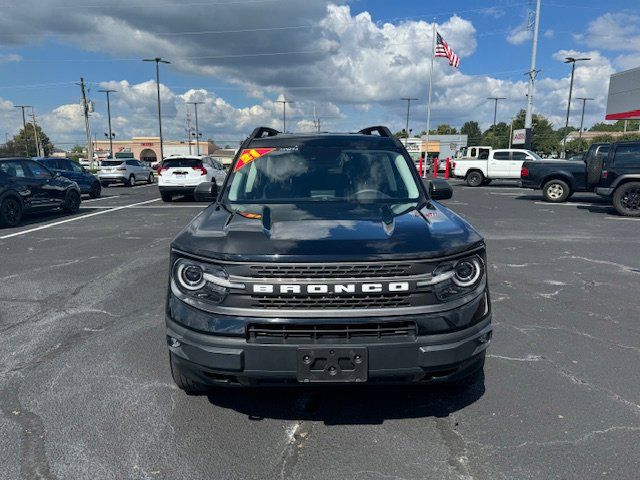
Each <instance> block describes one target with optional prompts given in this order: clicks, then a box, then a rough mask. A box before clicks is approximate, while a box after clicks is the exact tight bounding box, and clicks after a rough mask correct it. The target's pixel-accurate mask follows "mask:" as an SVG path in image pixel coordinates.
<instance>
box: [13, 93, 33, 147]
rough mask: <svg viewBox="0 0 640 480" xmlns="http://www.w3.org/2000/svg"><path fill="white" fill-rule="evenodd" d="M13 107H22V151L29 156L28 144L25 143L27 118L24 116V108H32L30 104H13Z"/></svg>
mask: <svg viewBox="0 0 640 480" xmlns="http://www.w3.org/2000/svg"><path fill="white" fill-rule="evenodd" d="M15 108H21V109H22V135H23V136H24V153H25V155H26V156H27V157H28V156H29V144H28V143H27V118H26V117H25V116H24V109H25V108H33V107H32V106H31V105H15Z"/></svg>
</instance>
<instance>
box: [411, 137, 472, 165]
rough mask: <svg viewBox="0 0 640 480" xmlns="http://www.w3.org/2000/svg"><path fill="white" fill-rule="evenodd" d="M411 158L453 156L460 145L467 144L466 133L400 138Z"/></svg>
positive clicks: (443, 157)
mask: <svg viewBox="0 0 640 480" xmlns="http://www.w3.org/2000/svg"><path fill="white" fill-rule="evenodd" d="M402 143H404V145H405V147H406V149H407V152H409V155H411V158H413V159H414V160H416V161H417V160H418V159H419V158H420V157H421V156H423V157H425V158H426V157H428V158H429V159H433V158H435V157H438V158H441V159H445V158H447V157H448V158H453V157H454V156H455V153H456V152H457V151H458V150H460V149H461V148H462V147H466V146H467V135H429V143H428V144H427V136H426V135H423V136H422V137H411V138H408V139H402Z"/></svg>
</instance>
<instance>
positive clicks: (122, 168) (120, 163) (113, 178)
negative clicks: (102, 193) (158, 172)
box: [97, 158, 154, 187]
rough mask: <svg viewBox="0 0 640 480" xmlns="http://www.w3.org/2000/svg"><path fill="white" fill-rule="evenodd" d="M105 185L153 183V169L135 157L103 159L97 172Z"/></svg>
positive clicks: (131, 185)
mask: <svg viewBox="0 0 640 480" xmlns="http://www.w3.org/2000/svg"><path fill="white" fill-rule="evenodd" d="M97 176H98V179H99V180H100V183H101V184H102V186H103V187H108V186H109V185H110V184H112V183H124V184H125V185H127V186H128V187H133V186H134V185H135V184H136V182H147V183H153V180H154V177H153V170H151V168H149V167H148V166H147V165H146V164H145V163H143V162H141V161H140V160H136V159H133V158H110V159H108V160H103V161H102V163H101V164H100V169H99V170H98V173H97Z"/></svg>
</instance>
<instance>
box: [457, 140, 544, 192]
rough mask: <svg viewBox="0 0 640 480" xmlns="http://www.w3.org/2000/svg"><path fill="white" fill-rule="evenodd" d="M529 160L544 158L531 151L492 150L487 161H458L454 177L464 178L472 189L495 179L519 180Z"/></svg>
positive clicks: (472, 159) (470, 159) (461, 159)
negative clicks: (523, 165)
mask: <svg viewBox="0 0 640 480" xmlns="http://www.w3.org/2000/svg"><path fill="white" fill-rule="evenodd" d="M527 160H542V158H541V157H540V156H539V155H538V154H537V153H535V152H532V151H531V150H520V149H507V148H505V149H497V150H491V152H490V153H489V158H487V159H475V158H460V159H456V161H455V165H454V167H453V175H454V176H455V177H456V178H464V179H465V180H466V181H467V185H469V186H470V187H479V186H480V185H488V184H489V183H491V180H494V179H508V180H519V179H520V171H521V170H522V164H523V163H524V162H525V161H527Z"/></svg>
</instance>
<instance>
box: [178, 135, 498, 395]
mask: <svg viewBox="0 0 640 480" xmlns="http://www.w3.org/2000/svg"><path fill="white" fill-rule="evenodd" d="M440 182H443V181H440ZM210 188H211V189H212V192H210V193H211V195H215V199H214V202H213V203H212V204H211V205H210V206H209V207H208V208H206V209H205V210H203V211H202V212H201V213H200V214H199V215H198V216H197V217H196V218H194V219H193V220H192V222H191V223H190V224H189V225H187V226H186V227H185V228H184V230H182V232H180V233H179V234H178V236H177V237H176V238H175V240H174V241H173V243H172V245H171V260H170V262H171V264H170V279H169V288H168V296H167V302H166V326H167V343H168V347H169V354H170V365H171V372H172V374H173V378H174V380H175V382H176V384H177V385H178V386H179V387H180V388H181V389H183V390H185V391H186V392H187V393H201V392H204V391H206V390H208V389H209V388H210V387H211V386H215V385H286V384H314V383H324V384H329V383H332V384H345V383H422V382H424V383H434V382H450V383H455V384H462V385H465V384H468V383H469V382H472V381H475V380H476V379H477V378H478V377H479V375H481V372H482V369H483V366H484V359H485V351H486V348H487V345H488V344H489V341H490V339H491V334H492V327H491V304H490V299H489V290H488V286H487V270H488V269H487V266H486V255H485V244H484V240H483V238H482V237H481V236H480V234H478V232H476V231H475V230H474V229H473V228H472V227H471V226H470V225H469V224H468V223H467V222H466V221H465V220H463V219H462V218H461V217H459V216H458V215H456V214H455V213H453V212H452V211H450V210H449V209H447V208H446V207H444V206H443V205H441V204H440V203H438V202H437V201H435V200H436V199H438V198H440V199H446V198H450V197H451V194H452V190H451V187H449V186H448V185H447V184H446V183H444V184H442V183H438V182H435V181H434V182H433V183H431V184H430V187H429V188H425V186H424V185H423V184H422V182H421V180H420V178H419V177H418V175H417V172H416V170H415V168H414V166H413V162H412V160H411V158H410V156H409V155H408V153H407V152H406V150H405V149H404V147H403V145H402V144H401V143H400V142H399V141H398V140H397V139H396V138H395V137H394V136H393V135H392V134H391V132H390V131H389V129H387V128H386V127H371V128H367V129H364V130H361V131H359V132H358V133H346V134H329V133H318V134H316V133H314V134H284V133H280V132H278V131H276V130H273V129H270V128H265V127H261V128H257V129H255V130H254V131H253V133H252V134H251V135H250V136H249V138H247V139H246V140H245V142H244V143H243V144H242V146H241V148H240V150H239V151H238V154H237V155H236V158H235V159H234V162H233V164H232V166H231V170H230V172H229V175H228V176H227V178H226V179H225V182H224V184H223V185H222V187H221V188H220V189H219V191H218V188H217V186H216V185H215V184H214V183H211V184H210ZM196 193H197V192H196Z"/></svg>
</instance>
